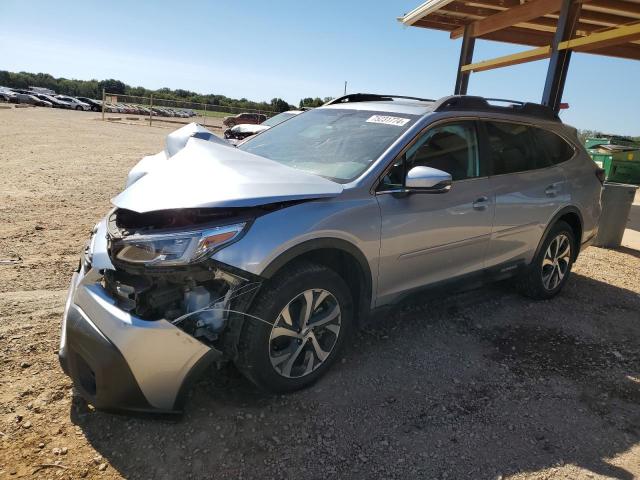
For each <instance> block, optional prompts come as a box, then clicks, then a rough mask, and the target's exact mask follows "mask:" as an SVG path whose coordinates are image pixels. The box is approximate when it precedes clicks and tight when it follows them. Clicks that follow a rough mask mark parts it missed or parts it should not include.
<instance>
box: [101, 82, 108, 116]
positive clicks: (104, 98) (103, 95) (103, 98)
mask: <svg viewBox="0 0 640 480" xmlns="http://www.w3.org/2000/svg"><path fill="white" fill-rule="evenodd" d="M106 99H107V95H106V94H105V92H104V88H103V89H102V121H103V122H104V103H105V101H106Z"/></svg>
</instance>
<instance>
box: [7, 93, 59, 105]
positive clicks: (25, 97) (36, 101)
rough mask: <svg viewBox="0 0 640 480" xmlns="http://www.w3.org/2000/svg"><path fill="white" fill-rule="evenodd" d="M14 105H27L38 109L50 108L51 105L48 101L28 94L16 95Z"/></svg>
mask: <svg viewBox="0 0 640 480" xmlns="http://www.w3.org/2000/svg"><path fill="white" fill-rule="evenodd" d="M16 103H28V104H30V105H37V106H39V107H52V106H53V104H52V103H51V102H49V101H48V100H42V99H40V98H38V97H36V96H35V95H33V94H30V93H16Z"/></svg>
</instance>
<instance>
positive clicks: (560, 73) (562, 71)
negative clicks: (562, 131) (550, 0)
mask: <svg viewBox="0 0 640 480" xmlns="http://www.w3.org/2000/svg"><path fill="white" fill-rule="evenodd" d="M581 8H582V3H579V2H577V1H576V0H563V2H562V8H561V9H560V16H559V18H558V26H557V27H556V33H555V34H554V36H553V42H552V43H551V57H550V58H549V67H548V69H547V79H546V81H545V83H544V92H543V94H542V104H543V105H547V106H549V107H551V108H552V109H553V111H554V112H556V113H558V112H559V111H560V102H562V93H563V92H564V84H565V81H566V80H567V72H568V71H569V62H570V61H571V50H569V49H567V50H558V44H559V43H560V42H562V41H565V40H571V38H573V35H574V33H575V30H576V24H577V23H578V19H579V18H580V10H581Z"/></svg>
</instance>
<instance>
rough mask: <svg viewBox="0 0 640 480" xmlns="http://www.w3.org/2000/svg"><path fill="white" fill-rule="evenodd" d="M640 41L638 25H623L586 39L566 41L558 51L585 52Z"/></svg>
mask: <svg viewBox="0 0 640 480" xmlns="http://www.w3.org/2000/svg"><path fill="white" fill-rule="evenodd" d="M638 39H640V23H637V24H635V25H625V26H622V27H618V28H612V29H611V30H605V31H604V32H598V33H593V34H591V35H587V36H586V37H579V38H573V39H571V40H566V41H564V42H561V43H560V44H559V45H558V50H567V49H571V50H575V51H577V52H587V51H589V50H597V49H599V48H604V47H610V46H613V45H620V44H622V43H627V42H631V41H634V40H638Z"/></svg>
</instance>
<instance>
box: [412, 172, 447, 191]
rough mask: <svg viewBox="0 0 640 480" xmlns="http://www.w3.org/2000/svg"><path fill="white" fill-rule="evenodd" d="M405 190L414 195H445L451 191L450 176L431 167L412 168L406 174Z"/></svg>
mask: <svg viewBox="0 0 640 480" xmlns="http://www.w3.org/2000/svg"><path fill="white" fill-rule="evenodd" d="M405 186H406V189H407V190H408V191H409V192H415V193H445V192H448V191H449V190H450V189H451V174H450V173H447V172H443V171H442V170H438V169H437V168H431V167H413V168H412V169H411V170H409V172H408V173H407V180H406V182H405Z"/></svg>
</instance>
